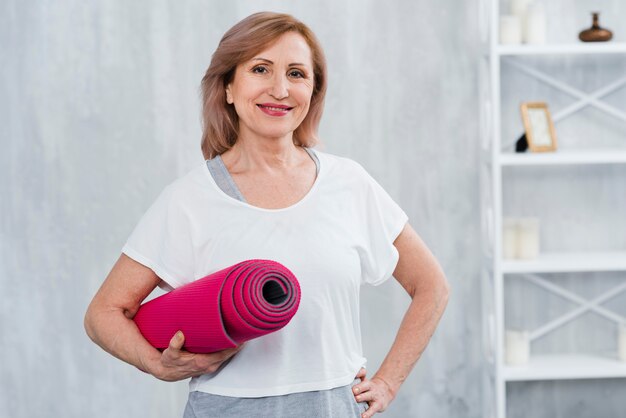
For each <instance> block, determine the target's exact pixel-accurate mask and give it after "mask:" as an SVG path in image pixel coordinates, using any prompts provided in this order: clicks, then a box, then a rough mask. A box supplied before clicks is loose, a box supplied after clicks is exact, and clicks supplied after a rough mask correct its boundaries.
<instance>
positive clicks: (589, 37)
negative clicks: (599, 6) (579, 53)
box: [578, 12, 613, 42]
mask: <svg viewBox="0 0 626 418" xmlns="http://www.w3.org/2000/svg"><path fill="white" fill-rule="evenodd" d="M592 15H593V25H592V26H591V28H589V29H585V30H584V31H582V32H580V33H579V34H578V38H579V39H580V40H581V41H583V42H606V41H610V40H611V38H612V37H613V33H611V31H610V30H608V29H603V28H601V27H600V24H599V23H598V16H599V15H600V13H597V12H595V13H592Z"/></svg>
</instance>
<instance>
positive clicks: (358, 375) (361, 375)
mask: <svg viewBox="0 0 626 418" xmlns="http://www.w3.org/2000/svg"><path fill="white" fill-rule="evenodd" d="M366 375H367V371H366V370H365V369H364V368H363V367H361V370H359V372H358V373H357V374H356V377H357V378H359V379H361V382H363V381H364V380H365V376H366Z"/></svg>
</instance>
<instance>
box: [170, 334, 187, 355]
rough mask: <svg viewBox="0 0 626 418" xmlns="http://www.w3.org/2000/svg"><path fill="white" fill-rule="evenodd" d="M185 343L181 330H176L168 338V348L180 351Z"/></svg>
mask: <svg viewBox="0 0 626 418" xmlns="http://www.w3.org/2000/svg"><path fill="white" fill-rule="evenodd" d="M184 344H185V335H184V334H183V332H182V331H177V332H176V334H174V336H173V337H172V339H171V340H170V345H169V347H168V348H169V349H170V350H174V351H180V350H181V348H183V345H184Z"/></svg>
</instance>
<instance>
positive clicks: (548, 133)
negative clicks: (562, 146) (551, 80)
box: [516, 102, 557, 152]
mask: <svg viewBox="0 0 626 418" xmlns="http://www.w3.org/2000/svg"><path fill="white" fill-rule="evenodd" d="M520 109H521V111H522V120H523V122H524V129H525V131H526V133H525V137H524V136H522V137H521V138H520V139H519V140H518V142H519V141H522V142H523V141H526V144H527V146H528V148H530V150H531V151H532V152H544V151H555V150H556V148H557V142H556V133H555V131H554V124H553V123H552V118H551V117H550V112H549V111H548V105H547V104H546V103H544V102H524V103H522V104H521V106H520ZM518 149H524V147H523V146H521V145H520V144H517V145H516V150H518Z"/></svg>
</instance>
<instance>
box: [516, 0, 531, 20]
mask: <svg viewBox="0 0 626 418" xmlns="http://www.w3.org/2000/svg"><path fill="white" fill-rule="evenodd" d="M530 1H531V0H511V14H514V15H516V16H520V17H522V16H525V15H526V9H527V8H528V5H529V4H530Z"/></svg>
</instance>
